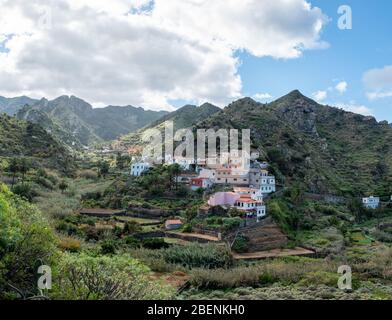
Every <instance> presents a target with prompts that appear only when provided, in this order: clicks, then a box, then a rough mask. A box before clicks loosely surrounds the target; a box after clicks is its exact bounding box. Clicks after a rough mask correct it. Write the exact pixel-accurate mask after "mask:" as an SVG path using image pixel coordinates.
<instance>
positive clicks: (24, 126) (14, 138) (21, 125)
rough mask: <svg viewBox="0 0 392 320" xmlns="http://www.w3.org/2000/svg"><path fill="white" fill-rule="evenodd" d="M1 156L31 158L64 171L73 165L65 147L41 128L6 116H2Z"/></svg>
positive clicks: (0, 118)
mask: <svg viewBox="0 0 392 320" xmlns="http://www.w3.org/2000/svg"><path fill="white" fill-rule="evenodd" d="M0 156H1V157H31V158H34V159H36V160H37V161H40V162H42V161H44V162H46V163H48V164H50V166H52V167H58V168H61V169H63V170H64V169H66V168H67V167H69V166H70V165H71V163H72V159H71V155H70V153H69V152H68V150H67V149H66V148H65V147H64V145H63V144H61V143H60V142H58V141H57V140H55V139H54V138H53V137H52V136H51V135H50V134H48V133H47V132H46V131H45V130H44V129H43V128H42V127H41V126H39V125H37V124H34V123H31V122H26V121H22V120H18V119H16V118H15V117H11V116H8V115H5V114H3V115H0Z"/></svg>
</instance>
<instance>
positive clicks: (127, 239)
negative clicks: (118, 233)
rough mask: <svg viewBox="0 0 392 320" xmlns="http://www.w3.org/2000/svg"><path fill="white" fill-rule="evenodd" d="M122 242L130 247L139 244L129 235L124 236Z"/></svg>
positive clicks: (137, 246) (136, 246) (135, 246)
mask: <svg viewBox="0 0 392 320" xmlns="http://www.w3.org/2000/svg"><path fill="white" fill-rule="evenodd" d="M124 242H125V244H126V245H128V246H130V247H131V248H139V247H140V245H141V243H140V241H139V240H138V239H136V238H135V237H130V236H127V237H124Z"/></svg>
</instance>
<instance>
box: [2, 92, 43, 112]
mask: <svg viewBox="0 0 392 320" xmlns="http://www.w3.org/2000/svg"><path fill="white" fill-rule="evenodd" d="M36 102H37V100H34V99H31V98H29V97H26V96H22V97H15V98H5V97H1V96H0V113H6V114H8V115H10V116H13V115H15V114H16V113H17V112H18V111H19V110H20V109H21V108H22V107H23V106H24V105H26V104H29V105H31V104H34V103H36Z"/></svg>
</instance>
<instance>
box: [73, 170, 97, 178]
mask: <svg viewBox="0 0 392 320" xmlns="http://www.w3.org/2000/svg"><path fill="white" fill-rule="evenodd" d="M77 176H78V177H79V178H83V179H88V180H95V179H97V178H98V174H97V172H96V171H94V170H88V169H86V170H80V171H78V172H77Z"/></svg>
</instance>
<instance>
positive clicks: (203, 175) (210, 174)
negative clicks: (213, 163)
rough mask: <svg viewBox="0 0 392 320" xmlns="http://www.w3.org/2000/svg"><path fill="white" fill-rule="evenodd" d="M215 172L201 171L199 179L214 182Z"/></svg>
mask: <svg viewBox="0 0 392 320" xmlns="http://www.w3.org/2000/svg"><path fill="white" fill-rule="evenodd" d="M215 176H216V171H215V170H213V169H201V171H200V173H199V178H205V179H210V180H211V181H212V182H214V181H215Z"/></svg>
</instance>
